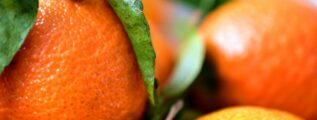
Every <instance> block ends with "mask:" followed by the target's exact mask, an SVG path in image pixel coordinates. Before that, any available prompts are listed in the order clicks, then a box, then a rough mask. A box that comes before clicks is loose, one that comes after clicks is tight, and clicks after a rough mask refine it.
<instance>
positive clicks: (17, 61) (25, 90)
mask: <svg viewBox="0 0 317 120" xmlns="http://www.w3.org/2000/svg"><path fill="white" fill-rule="evenodd" d="M0 96H2V97H0V119H1V120H5V119H12V120H15V119H18V120H21V119H24V120H46V119H51V120H65V119H73V120H127V119H131V120H134V119H140V117H141V115H142V113H143V111H144V107H145V104H146V101H147V100H146V99H147V96H146V91H145V88H144V85H143V81H142V77H141V74H140V72H139V68H138V65H137V63H136V58H135V56H134V53H133V49H132V47H131V45H130V42H129V40H128V37H127V35H126V33H125V31H124V29H123V27H122V25H121V23H120V21H119V19H118V18H117V16H116V15H115V14H114V12H113V11H112V10H111V8H110V6H109V5H108V3H107V1H106V0H81V1H76V0H40V5H39V15H38V18H37V21H36V24H35V26H34V28H33V29H32V31H31V33H30V34H29V36H28V38H27V40H26V42H25V44H24V45H23V47H22V49H21V50H20V52H19V53H18V54H17V55H16V56H15V58H14V61H13V62H12V64H11V65H10V66H9V67H8V68H7V69H6V70H5V72H4V73H3V74H2V75H1V77H0Z"/></svg>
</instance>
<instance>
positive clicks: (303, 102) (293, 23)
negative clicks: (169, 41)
mask: <svg viewBox="0 0 317 120" xmlns="http://www.w3.org/2000/svg"><path fill="white" fill-rule="evenodd" d="M200 32H201V35H202V36H203V37H204V39H205V40H206V44H207V48H208V52H209V53H208V56H209V58H211V59H214V61H215V63H216V66H217V69H218V72H219V76H220V78H221V80H220V87H219V88H220V95H221V97H222V98H223V101H224V102H225V103H227V104H233V105H258V106H265V107H270V108H277V109H280V110H285V111H289V112H292V113H295V114H297V115H300V116H302V117H304V118H306V119H311V120H316V119H317V107H316V106H317V72H316V71H317V12H316V8H314V7H312V6H311V5H310V4H307V3H306V2H305V1H301V0H288V1H283V0H269V1H268V0H254V1H248V2H242V1H233V2H230V3H228V4H226V5H224V6H222V7H221V8H220V9H218V10H216V11H215V12H214V13H212V14H211V15H210V16H208V17H207V19H206V20H205V21H204V23H203V24H202V28H201V31H200Z"/></svg>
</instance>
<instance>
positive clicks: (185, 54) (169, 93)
mask: <svg viewBox="0 0 317 120" xmlns="http://www.w3.org/2000/svg"><path fill="white" fill-rule="evenodd" d="M204 58H205V48H204V44H203V41H202V39H201V38H200V36H199V35H198V34H197V33H196V31H195V32H192V33H191V35H190V37H189V39H187V40H185V41H183V43H182V46H181V53H180V56H179V58H178V61H177V65H176V69H175V70H174V73H173V75H172V77H171V80H170V82H169V84H167V86H166V87H165V88H164V89H163V92H162V95H163V96H166V97H173V96H179V95H181V94H183V93H184V92H185V91H186V90H187V88H188V87H189V86H190V85H191V84H192V83H193V81H194V80H195V79H196V77H197V76H198V74H199V72H200V70H201V68H202V66H203V62H204Z"/></svg>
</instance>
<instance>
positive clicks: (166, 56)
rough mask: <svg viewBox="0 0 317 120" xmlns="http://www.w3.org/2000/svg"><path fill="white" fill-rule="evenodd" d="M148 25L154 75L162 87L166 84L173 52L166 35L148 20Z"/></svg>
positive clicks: (170, 70)
mask: <svg viewBox="0 0 317 120" xmlns="http://www.w3.org/2000/svg"><path fill="white" fill-rule="evenodd" d="M149 25H150V29H151V39H152V43H153V47H154V50H155V53H156V59H155V76H156V79H157V80H158V82H159V87H160V88H162V87H163V86H164V85H166V83H167V82H168V80H169V77H170V75H171V73H172V70H173V67H174V62H175V53H174V50H173V49H172V48H171V46H170V45H169V44H168V41H167V37H166V35H165V34H163V33H162V32H161V31H160V30H159V29H158V27H157V26H156V25H155V24H154V23H153V22H149Z"/></svg>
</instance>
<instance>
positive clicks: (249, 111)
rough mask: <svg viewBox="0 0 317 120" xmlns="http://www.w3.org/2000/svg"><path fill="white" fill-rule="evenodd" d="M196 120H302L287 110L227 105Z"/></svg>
mask: <svg viewBox="0 0 317 120" xmlns="http://www.w3.org/2000/svg"><path fill="white" fill-rule="evenodd" d="M198 120H302V119H301V118H299V117H297V116H295V115H292V114H289V113H287V112H283V111H278V110H273V109H266V108H259V107H251V106H240V107H229V108H225V109H222V110H219V111H216V112H213V113H211V114H208V115H204V116H202V117H200V118H198Z"/></svg>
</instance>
